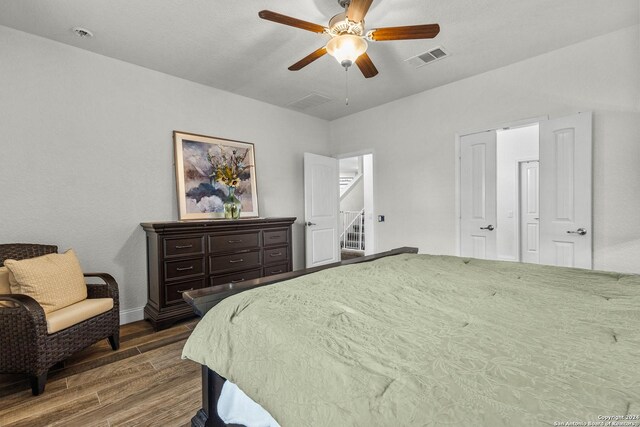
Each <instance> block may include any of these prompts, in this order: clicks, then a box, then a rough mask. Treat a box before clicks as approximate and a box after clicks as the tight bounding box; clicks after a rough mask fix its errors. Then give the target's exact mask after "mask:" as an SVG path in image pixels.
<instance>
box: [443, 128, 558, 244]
mask: <svg viewBox="0 0 640 427" xmlns="http://www.w3.org/2000/svg"><path fill="white" fill-rule="evenodd" d="M543 120H549V116H538V117H532V118H529V119H523V120H517V121H514V122H510V123H503V124H499V125H494V126H489V127H486V128H484V129H479V130H478V129H475V130H468V131H462V132H456V134H455V156H456V167H455V174H456V191H455V198H456V255H457V256H460V246H461V244H462V233H461V228H460V227H461V224H460V221H461V220H462V213H461V211H460V195H461V190H460V183H461V175H460V160H461V155H460V138H461V137H463V136H465V135H471V134H473V133H480V132H487V131H494V130H498V129H512V128H519V127H524V126H529V125H532V124H535V123H539V122H541V121H543Z"/></svg>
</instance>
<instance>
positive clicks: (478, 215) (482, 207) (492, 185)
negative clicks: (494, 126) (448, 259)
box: [460, 131, 497, 259]
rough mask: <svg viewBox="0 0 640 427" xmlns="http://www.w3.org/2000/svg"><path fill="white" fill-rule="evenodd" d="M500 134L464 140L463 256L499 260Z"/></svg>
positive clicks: (462, 138)
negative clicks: (497, 231) (497, 169)
mask: <svg viewBox="0 0 640 427" xmlns="http://www.w3.org/2000/svg"><path fill="white" fill-rule="evenodd" d="M496 227H497V224H496V132H495V131H489V132H481V133H474V134H471V135H465V136H463V137H461V138H460V255H461V256H463V257H473V258H482V259H495V258H496V233H495V229H496Z"/></svg>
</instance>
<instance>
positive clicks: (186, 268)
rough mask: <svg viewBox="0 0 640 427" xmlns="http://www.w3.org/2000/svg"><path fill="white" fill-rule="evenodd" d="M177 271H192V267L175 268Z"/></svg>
mask: <svg viewBox="0 0 640 427" xmlns="http://www.w3.org/2000/svg"><path fill="white" fill-rule="evenodd" d="M176 270H177V271H188V270H193V265H192V266H191V267H176Z"/></svg>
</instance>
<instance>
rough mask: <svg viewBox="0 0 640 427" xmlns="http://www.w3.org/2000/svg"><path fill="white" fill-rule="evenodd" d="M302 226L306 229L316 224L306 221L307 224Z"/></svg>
mask: <svg viewBox="0 0 640 427" xmlns="http://www.w3.org/2000/svg"><path fill="white" fill-rule="evenodd" d="M304 225H306V226H308V227H311V226H312V225H316V224H315V223H314V222H309V221H307V222H305V223H304Z"/></svg>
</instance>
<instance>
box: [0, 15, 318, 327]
mask: <svg viewBox="0 0 640 427" xmlns="http://www.w3.org/2000/svg"><path fill="white" fill-rule="evenodd" d="M0 53H1V55H0V58H1V59H0V146H1V148H2V150H1V151H0V152H1V153H2V154H1V155H0V156H1V158H0V187H1V188H2V202H0V242H17V241H20V242H33V243H53V244H57V245H59V246H60V247H61V249H63V250H64V249H66V248H69V247H73V248H74V249H76V250H77V252H78V254H79V257H80V261H81V263H82V266H83V268H84V269H85V270H86V271H88V270H91V271H106V272H109V273H111V274H113V275H114V276H115V277H116V279H117V280H118V281H119V283H120V286H121V307H122V308H123V310H125V317H124V320H135V319H137V318H141V317H140V316H141V311H140V310H139V309H140V308H141V307H143V306H144V304H145V303H146V293H147V291H146V266H145V256H146V255H145V253H146V252H145V251H146V248H145V235H144V232H143V231H142V229H141V228H140V226H139V223H140V222H145V221H166V220H176V219H178V213H177V202H176V189H175V188H176V185H175V173H174V167H173V157H174V154H173V140H172V131H173V130H181V131H186V132H192V133H199V134H204V135H213V136H219V137H222V138H229V139H236V140H240V141H247V142H253V143H254V144H255V153H256V170H257V182H258V197H259V210H260V215H261V216H297V217H298V219H299V220H300V221H301V220H302V218H303V214H304V206H303V201H302V194H303V175H302V154H303V152H305V151H310V152H315V153H319V154H323V153H325V152H326V151H327V148H328V139H329V126H328V123H327V122H326V121H324V120H320V119H316V118H312V117H309V116H307V115H303V114H299V113H296V112H293V111H290V110H286V109H282V108H278V107H275V106H272V105H269V104H265V103H261V102H258V101H254V100H251V99H248V98H244V97H241V96H237V95H233V94H230V93H228V92H223V91H220V90H216V89H212V88H210V87H207V86H202V85H199V84H195V83H192V82H189V81H186V80H182V79H178V78H175V77H171V76H168V75H166V74H162V73H159V72H155V71H151V70H148V69H145V68H141V67H138V66H135V65H131V64H128V63H125V62H121V61H118V60H114V59H110V58H107V57H104V56H100V55H97V54H93V53H90V52H87V51H84V50H81V49H77V48H73V47H70V46H67V45H63V44H59V43H56V42H53V41H50V40H46V39H43V38H39V37H36V36H32V35H28V34H26V33H22V32H19V31H15V30H12V29H9V28H6V27H1V26H0ZM294 227H295V228H294V242H293V246H294V267H295V268H300V267H303V266H304V254H303V252H304V244H303V229H302V226H301V225H298V224H296V225H295V226H294Z"/></svg>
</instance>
